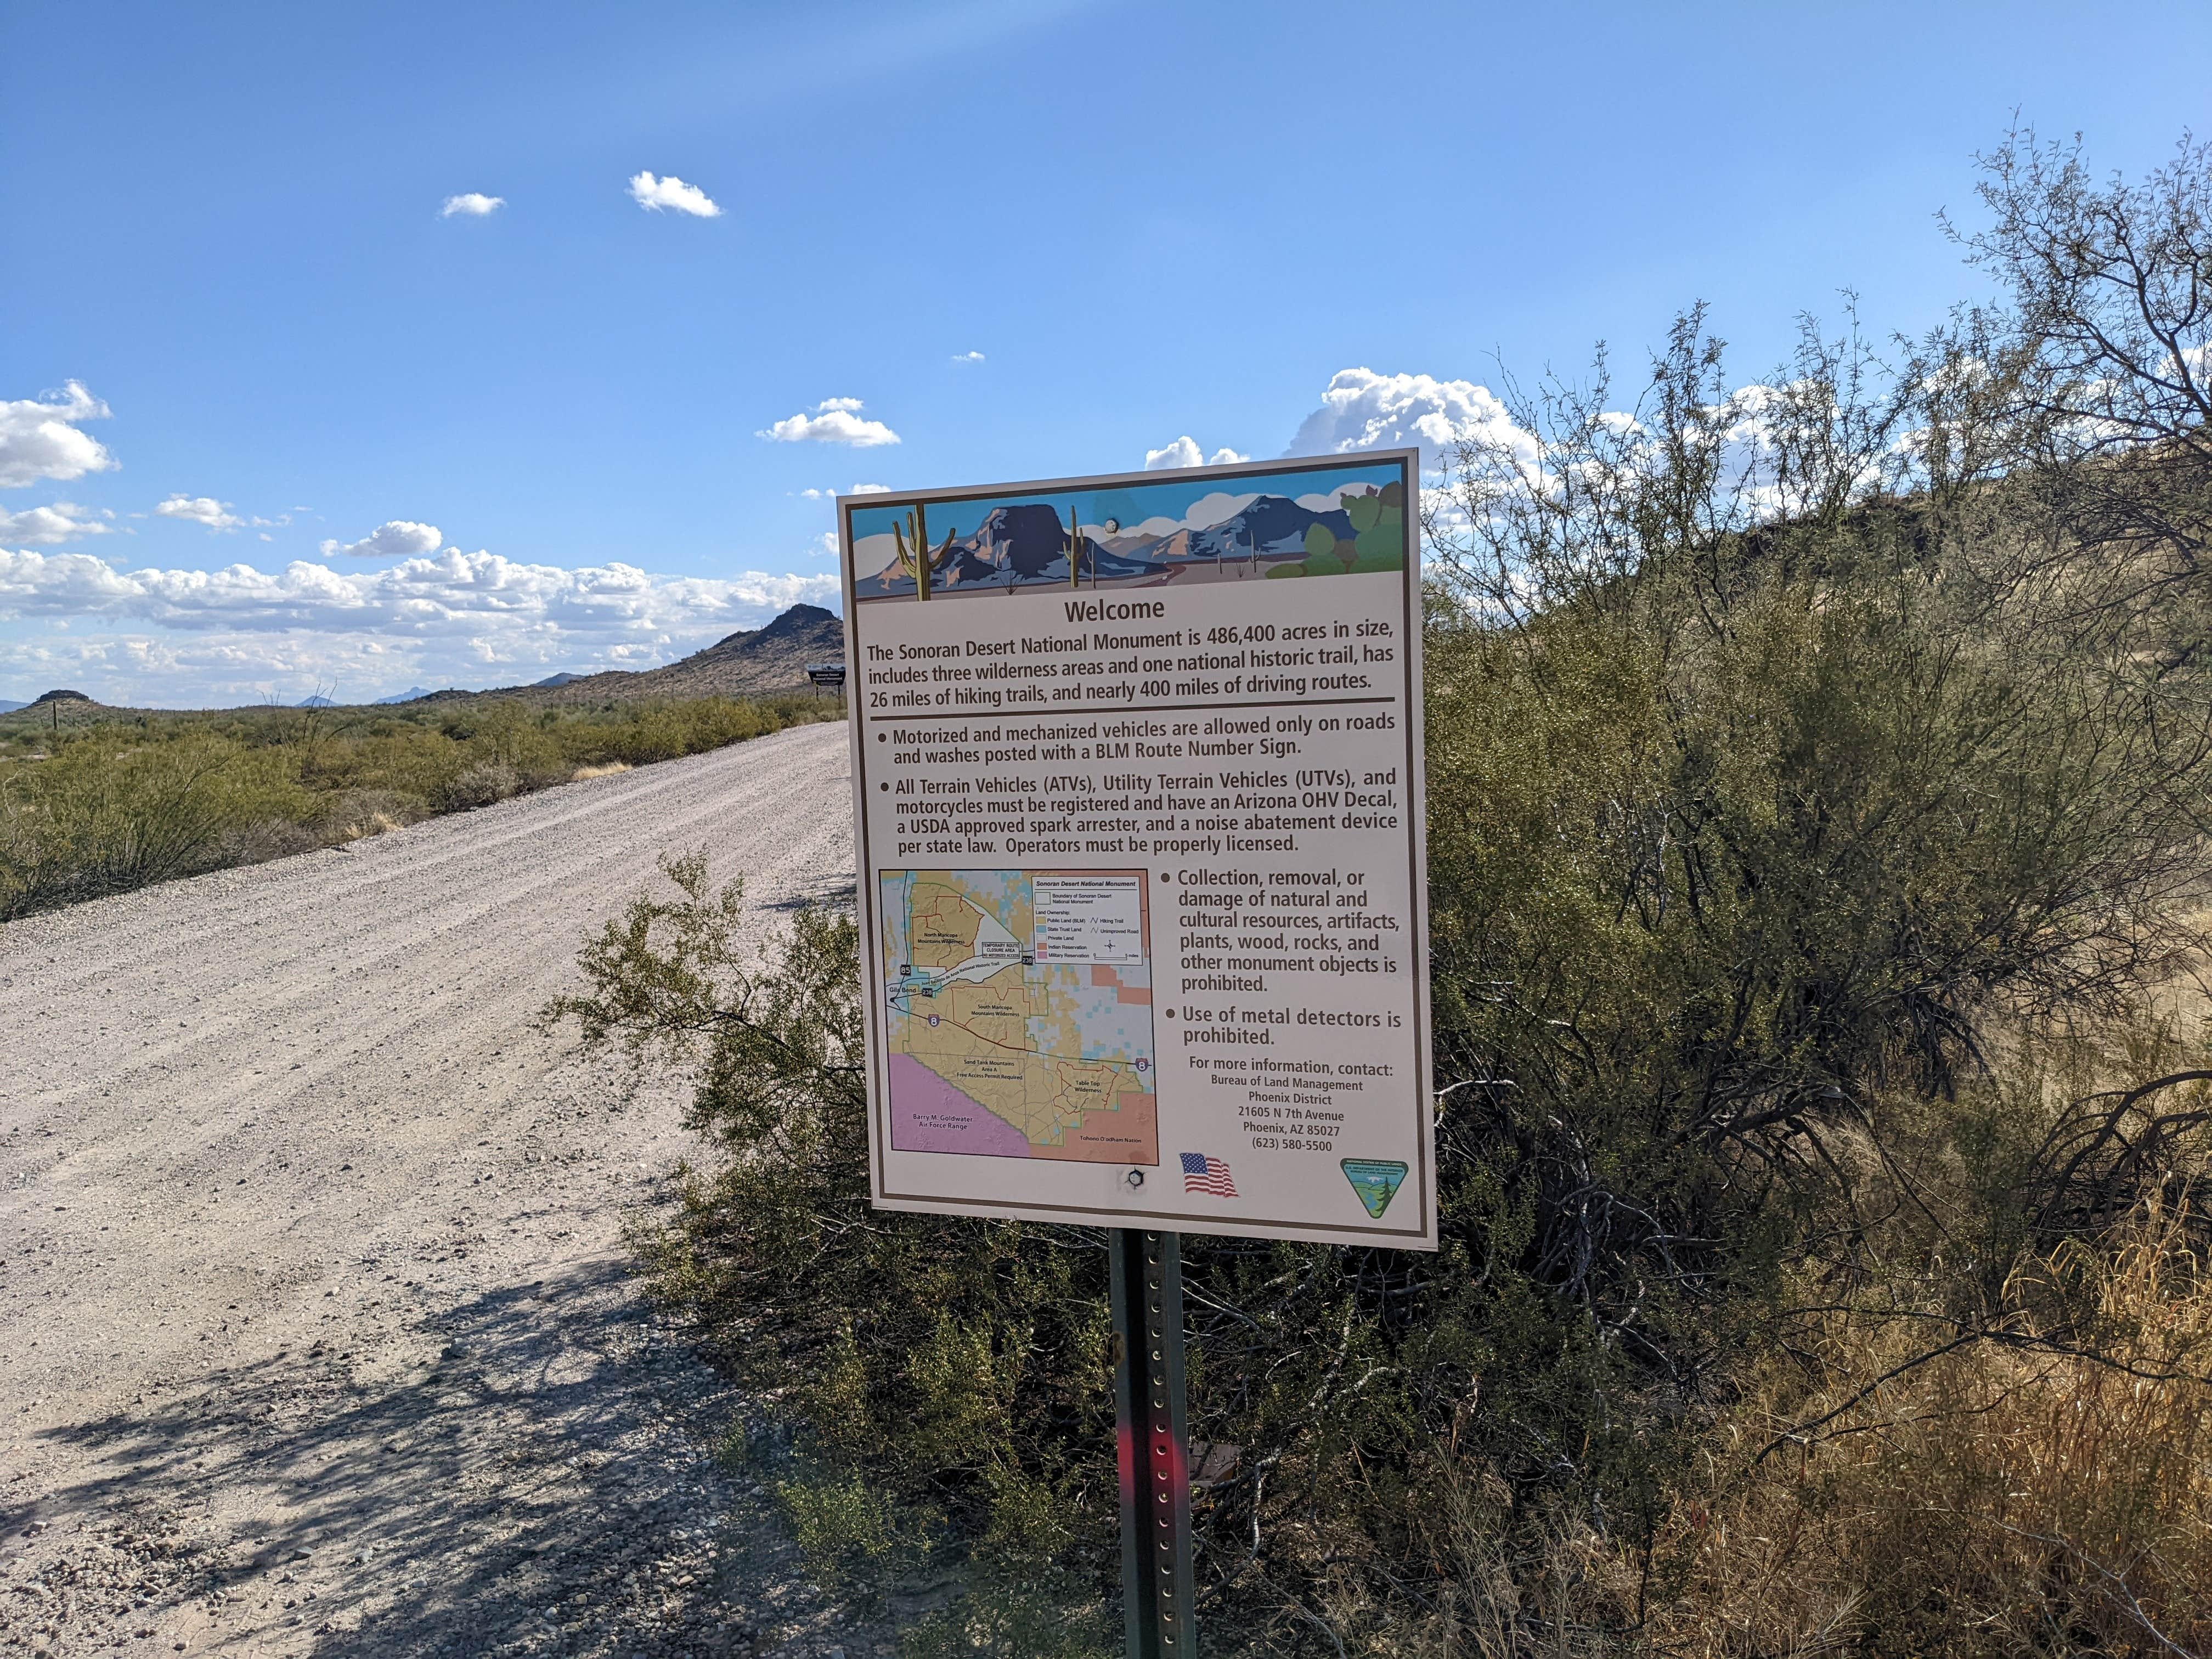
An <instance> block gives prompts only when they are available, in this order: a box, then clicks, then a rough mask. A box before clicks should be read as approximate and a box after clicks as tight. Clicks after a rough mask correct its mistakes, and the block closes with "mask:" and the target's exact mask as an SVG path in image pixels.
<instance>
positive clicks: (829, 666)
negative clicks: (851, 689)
mask: <svg viewBox="0 0 2212 1659" xmlns="http://www.w3.org/2000/svg"><path fill="white" fill-rule="evenodd" d="M806 678H808V679H810V680H811V681H813V682H814V684H815V685H816V687H817V689H818V688H820V687H823V686H829V687H830V688H832V689H835V688H836V687H838V686H841V685H842V684H845V665H844V664H843V663H842V662H811V663H809V664H807V665H806Z"/></svg>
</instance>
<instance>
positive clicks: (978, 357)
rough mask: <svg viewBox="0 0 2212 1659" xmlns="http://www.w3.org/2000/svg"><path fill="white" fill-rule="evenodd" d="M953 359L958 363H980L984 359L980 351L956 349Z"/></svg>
mask: <svg viewBox="0 0 2212 1659" xmlns="http://www.w3.org/2000/svg"><path fill="white" fill-rule="evenodd" d="M952 361H953V362H956V363H980V362H982V361H983V354H982V353H981V352H980V351H956V352H954V353H953V354H952Z"/></svg>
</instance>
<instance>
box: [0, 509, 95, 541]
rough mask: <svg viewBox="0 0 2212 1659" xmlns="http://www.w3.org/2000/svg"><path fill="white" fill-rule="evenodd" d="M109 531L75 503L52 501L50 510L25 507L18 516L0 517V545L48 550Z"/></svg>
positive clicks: (86, 510) (15, 514)
mask: <svg viewBox="0 0 2212 1659" xmlns="http://www.w3.org/2000/svg"><path fill="white" fill-rule="evenodd" d="M109 528H110V526H106V525H104V524H102V523H101V522H100V520H98V519H96V518H94V516H93V515H92V513H91V512H90V511H89V510H88V509H87V508H84V507H79V506H78V505H77V504H76V502H75V501H56V502H55V503H54V504H53V505H52V507H28V508H26V509H25V510H24V511H23V512H21V513H0V543H5V542H15V543H17V544H27V545H29V546H32V547H52V546H53V545H54V544H56V543H58V542H66V541H74V540H75V539H76V538H77V537H79V536H105V535H106V534H107V532H108V530H109Z"/></svg>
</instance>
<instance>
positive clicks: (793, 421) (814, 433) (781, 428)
mask: <svg viewBox="0 0 2212 1659" xmlns="http://www.w3.org/2000/svg"><path fill="white" fill-rule="evenodd" d="M860 408H861V404H860V399H859V398H823V400H822V401H821V402H820V403H818V404H815V405H814V412H813V413H812V414H811V415H807V414H799V415H793V416H791V417H790V418H789V419H787V420H781V421H778V422H776V423H775V425H774V426H771V427H764V428H762V429H761V430H760V431H758V432H757V433H755V434H754V436H755V437H757V438H766V439H769V440H770V441H773V442H775V443H780V444H797V443H817V444H850V445H852V446H853V447H854V448H855V449H873V448H876V447H878V446H879V445H883V444H895V443H896V442H897V441H899V435H898V434H897V433H896V432H894V431H892V430H891V429H890V428H889V427H887V426H885V425H884V423H883V422H881V421H866V420H862V419H861V418H860Z"/></svg>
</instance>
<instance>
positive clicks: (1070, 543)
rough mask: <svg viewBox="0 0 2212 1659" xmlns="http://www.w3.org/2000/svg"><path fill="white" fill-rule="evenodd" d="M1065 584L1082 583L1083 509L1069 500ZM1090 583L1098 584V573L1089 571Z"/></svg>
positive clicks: (1074, 585)
mask: <svg viewBox="0 0 2212 1659" xmlns="http://www.w3.org/2000/svg"><path fill="white" fill-rule="evenodd" d="M1067 585H1068V586H1070V587H1080V586H1082V585H1083V510H1082V509H1081V508H1080V507H1077V506H1075V505H1074V503H1073V502H1070V503H1069V504H1068V508H1067ZM1091 586H1093V587H1096V586H1098V573H1097V571H1096V570H1093V571H1092V572H1091Z"/></svg>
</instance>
